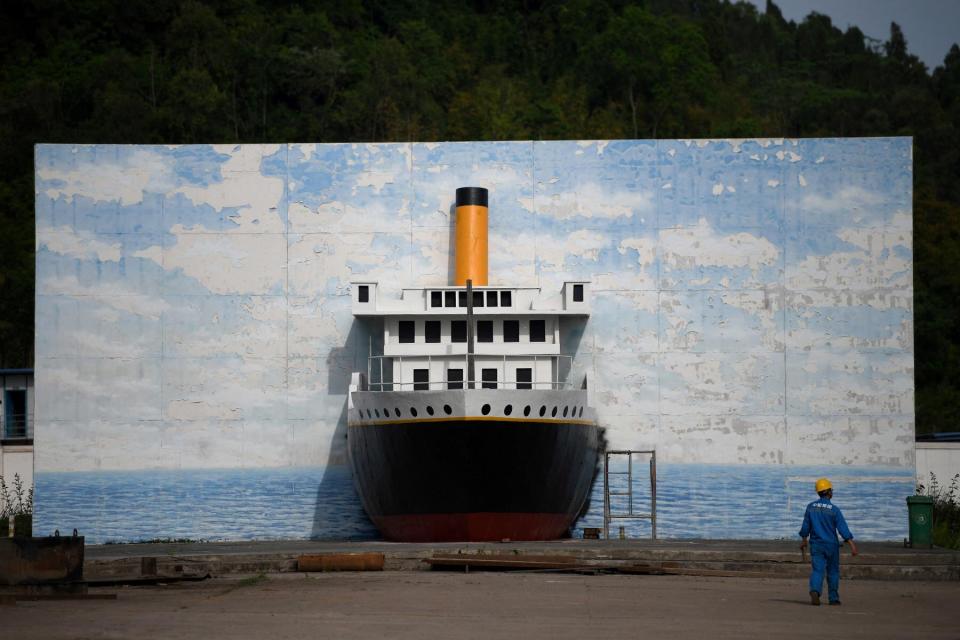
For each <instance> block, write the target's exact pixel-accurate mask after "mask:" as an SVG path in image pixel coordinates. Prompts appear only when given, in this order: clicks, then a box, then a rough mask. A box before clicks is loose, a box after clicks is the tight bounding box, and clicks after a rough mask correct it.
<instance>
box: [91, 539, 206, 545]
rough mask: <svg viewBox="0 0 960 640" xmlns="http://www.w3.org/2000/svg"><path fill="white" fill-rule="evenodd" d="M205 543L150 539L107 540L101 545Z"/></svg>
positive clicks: (197, 540)
mask: <svg viewBox="0 0 960 640" xmlns="http://www.w3.org/2000/svg"><path fill="white" fill-rule="evenodd" d="M198 542H206V540H201V539H194V538H150V539H149V540H146V539H141V540H107V541H106V542H104V543H103V544H193V543H198Z"/></svg>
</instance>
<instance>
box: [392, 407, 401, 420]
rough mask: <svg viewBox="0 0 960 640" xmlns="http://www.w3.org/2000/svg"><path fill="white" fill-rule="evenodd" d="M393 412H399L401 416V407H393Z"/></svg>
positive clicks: (398, 415) (398, 414)
mask: <svg viewBox="0 0 960 640" xmlns="http://www.w3.org/2000/svg"><path fill="white" fill-rule="evenodd" d="M393 412H394V413H396V414H397V417H398V418H399V417H400V409H399V408H398V407H394V408H393Z"/></svg>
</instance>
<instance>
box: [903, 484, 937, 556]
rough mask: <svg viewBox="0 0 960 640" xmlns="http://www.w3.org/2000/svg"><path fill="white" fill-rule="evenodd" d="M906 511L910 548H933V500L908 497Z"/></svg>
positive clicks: (922, 497) (927, 497)
mask: <svg viewBox="0 0 960 640" xmlns="http://www.w3.org/2000/svg"><path fill="white" fill-rule="evenodd" d="M907 511H908V512H909V514H910V546H911V547H913V548H917V547H928V548H929V547H932V546H933V498H931V497H930V496H910V497H909V498H907Z"/></svg>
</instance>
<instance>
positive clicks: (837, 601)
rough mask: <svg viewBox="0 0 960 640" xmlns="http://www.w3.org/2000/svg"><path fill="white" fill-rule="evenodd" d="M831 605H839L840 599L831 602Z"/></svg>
mask: <svg viewBox="0 0 960 640" xmlns="http://www.w3.org/2000/svg"><path fill="white" fill-rule="evenodd" d="M830 606H831V607H834V606H836V607H839V606H840V601H839V600H834V601H833V602H831V603H830Z"/></svg>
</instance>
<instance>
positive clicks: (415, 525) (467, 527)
mask: <svg viewBox="0 0 960 640" xmlns="http://www.w3.org/2000/svg"><path fill="white" fill-rule="evenodd" d="M572 519H573V517H572V516H571V515H570V514H567V513H415V514H410V515H390V516H380V517H376V518H374V519H373V520H374V524H375V525H376V526H377V528H378V529H379V530H380V533H382V534H383V537H384V538H386V539H387V540H394V541H403V542H499V541H501V540H556V539H557V538H562V537H564V536H566V535H567V527H569V526H570V523H571V520H572Z"/></svg>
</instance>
